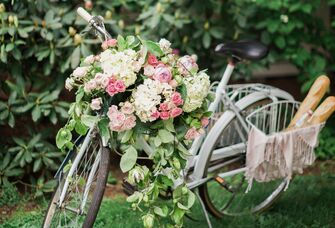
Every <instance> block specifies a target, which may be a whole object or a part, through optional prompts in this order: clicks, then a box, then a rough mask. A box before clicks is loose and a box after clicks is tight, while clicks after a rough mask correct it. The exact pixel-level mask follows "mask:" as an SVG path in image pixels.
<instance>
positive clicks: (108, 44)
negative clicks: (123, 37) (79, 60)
mask: <svg viewBox="0 0 335 228" xmlns="http://www.w3.org/2000/svg"><path fill="white" fill-rule="evenodd" d="M116 44H117V40H116V39H109V40H106V41H104V42H103V43H102V45H101V47H102V49H104V50H106V49H107V48H109V47H115V46H116Z"/></svg>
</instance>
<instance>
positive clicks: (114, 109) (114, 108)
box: [107, 105, 118, 120]
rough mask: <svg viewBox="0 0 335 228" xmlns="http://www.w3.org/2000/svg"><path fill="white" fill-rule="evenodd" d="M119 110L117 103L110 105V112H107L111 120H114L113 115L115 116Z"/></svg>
mask: <svg viewBox="0 0 335 228" xmlns="http://www.w3.org/2000/svg"><path fill="white" fill-rule="evenodd" d="M117 112H118V110H117V106H116V105H112V106H110V107H109V109H108V112H107V116H108V118H109V119H110V120H112V119H113V117H114V114H116V113H117Z"/></svg>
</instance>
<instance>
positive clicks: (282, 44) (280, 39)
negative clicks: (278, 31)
mask: <svg viewBox="0 0 335 228" xmlns="http://www.w3.org/2000/svg"><path fill="white" fill-rule="evenodd" d="M275 44H276V45H277V47H279V48H280V49H283V48H284V47H285V45H286V42H285V39H284V37H282V36H277V37H276V39H275Z"/></svg>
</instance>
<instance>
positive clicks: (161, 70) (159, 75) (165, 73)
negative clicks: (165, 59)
mask: <svg viewBox="0 0 335 228" xmlns="http://www.w3.org/2000/svg"><path fill="white" fill-rule="evenodd" d="M153 78H154V79H155V80H156V81H160V82H161V83H164V82H166V83H169V82H170V81H171V79H172V74H171V71H170V69H169V68H168V67H167V66H165V65H164V64H159V65H158V66H157V67H156V68H155V73H154V76H153Z"/></svg>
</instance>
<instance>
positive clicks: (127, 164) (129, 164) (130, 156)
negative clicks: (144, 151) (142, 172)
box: [120, 146, 137, 173]
mask: <svg viewBox="0 0 335 228" xmlns="http://www.w3.org/2000/svg"><path fill="white" fill-rule="evenodd" d="M136 160H137V150H136V149H135V148H134V147H133V146H130V147H129V148H128V149H127V150H126V151H125V154H124V155H123V156H122V157H121V161H120V168H121V170H122V172H124V173H125V172H128V171H129V170H131V169H132V168H133V167H134V165H135V164H136Z"/></svg>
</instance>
